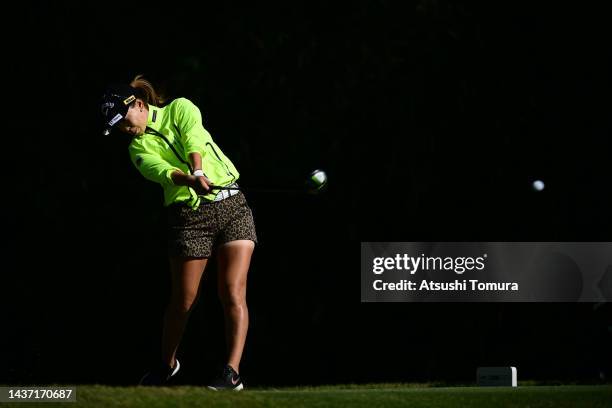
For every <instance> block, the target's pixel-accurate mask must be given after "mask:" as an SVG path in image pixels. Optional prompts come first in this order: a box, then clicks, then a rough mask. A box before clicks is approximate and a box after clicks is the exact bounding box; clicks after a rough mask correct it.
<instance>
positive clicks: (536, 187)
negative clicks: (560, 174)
mask: <svg viewBox="0 0 612 408" xmlns="http://www.w3.org/2000/svg"><path fill="white" fill-rule="evenodd" d="M532 186H533V189H534V190H535V191H542V190H544V182H543V181H542V180H536V181H534V182H533V184H532Z"/></svg>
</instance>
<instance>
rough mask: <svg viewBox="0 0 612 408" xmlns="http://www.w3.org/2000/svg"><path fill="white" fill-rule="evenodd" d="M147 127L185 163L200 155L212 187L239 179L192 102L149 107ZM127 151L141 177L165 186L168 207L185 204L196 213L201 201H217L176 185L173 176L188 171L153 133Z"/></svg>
mask: <svg viewBox="0 0 612 408" xmlns="http://www.w3.org/2000/svg"><path fill="white" fill-rule="evenodd" d="M147 127H148V128H151V129H154V130H156V131H158V132H159V133H161V134H163V135H164V136H165V137H166V138H167V139H168V141H169V142H170V143H172V145H173V146H174V149H175V150H176V152H177V153H178V154H179V155H180V156H181V159H182V160H183V161H184V162H187V163H189V154H190V153H193V152H196V153H199V154H200V155H201V156H202V170H203V171H204V174H206V177H208V179H209V180H210V181H211V182H212V184H214V185H217V186H227V185H229V184H231V183H233V182H235V181H236V180H237V179H238V177H239V176H240V174H239V173H238V170H236V168H235V167H234V165H233V164H232V162H231V161H230V160H229V159H228V158H227V157H226V156H225V155H224V154H223V152H222V151H221V149H219V147H218V146H217V145H216V144H215V142H214V141H213V140H212V137H211V136H210V133H208V132H207V131H206V129H204V126H203V124H202V115H201V114H200V110H199V109H198V107H197V106H195V105H194V104H193V103H192V102H191V101H190V100H188V99H185V98H178V99H175V100H173V101H172V102H171V103H169V104H168V105H166V106H164V107H163V108H158V107H156V106H152V105H149V119H148V122H147ZM128 149H129V152H130V158H131V160H132V163H134V165H135V166H136V168H137V169H138V170H139V171H140V173H141V174H142V175H143V176H144V177H145V178H146V179H148V180H151V181H154V182H156V183H159V184H160V185H161V186H162V188H163V190H164V205H165V206H169V205H170V204H173V203H176V202H184V203H187V204H188V205H189V206H190V207H191V208H193V209H196V208H198V206H199V205H200V202H201V199H205V200H212V199H214V197H215V195H214V194H208V195H206V196H203V197H198V195H197V194H196V192H195V191H194V190H193V189H191V188H189V187H186V186H177V185H175V184H174V182H173V181H172V177H171V175H172V173H173V172H174V171H175V170H181V171H182V172H183V173H185V174H190V171H189V167H188V166H187V165H186V164H185V163H183V162H181V160H179V159H178V158H177V157H176V155H175V154H174V152H173V151H172V149H171V148H170V147H169V146H168V143H166V141H164V139H163V138H162V137H160V136H158V135H155V134H151V133H144V134H142V135H140V136H135V137H134V138H133V139H132V142H131V143H130V145H129V148H128Z"/></svg>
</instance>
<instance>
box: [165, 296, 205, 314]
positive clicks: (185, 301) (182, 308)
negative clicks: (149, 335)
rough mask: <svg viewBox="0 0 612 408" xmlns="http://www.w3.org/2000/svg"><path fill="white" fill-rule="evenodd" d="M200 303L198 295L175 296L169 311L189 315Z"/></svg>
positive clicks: (169, 305)
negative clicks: (198, 302)
mask: <svg viewBox="0 0 612 408" xmlns="http://www.w3.org/2000/svg"><path fill="white" fill-rule="evenodd" d="M197 301H198V297H197V295H192V296H173V297H172V298H171V299H170V303H169V304H168V310H169V311H171V312H173V313H179V314H188V313H189V312H191V310H192V309H193V307H194V306H195V305H196V303H197Z"/></svg>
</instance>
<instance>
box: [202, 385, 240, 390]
mask: <svg viewBox="0 0 612 408" xmlns="http://www.w3.org/2000/svg"><path fill="white" fill-rule="evenodd" d="M243 388H244V385H242V384H238V385H237V386H236V387H234V388H232V391H240V390H242V389H243ZM208 389H209V390H213V391H221V390H225V388H223V389H221V390H220V389H218V388H215V387H213V386H211V385H209V386H208Z"/></svg>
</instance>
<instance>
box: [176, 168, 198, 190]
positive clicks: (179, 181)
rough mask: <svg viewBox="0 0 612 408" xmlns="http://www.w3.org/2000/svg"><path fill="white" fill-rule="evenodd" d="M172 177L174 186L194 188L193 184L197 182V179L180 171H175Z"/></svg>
mask: <svg viewBox="0 0 612 408" xmlns="http://www.w3.org/2000/svg"><path fill="white" fill-rule="evenodd" d="M170 177H172V181H173V182H174V185H176V186H189V187H193V183H194V182H195V179H196V178H195V176H192V175H190V174H185V173H183V172H182V171H180V170H175V171H174V172H172V174H171V175H170Z"/></svg>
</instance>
